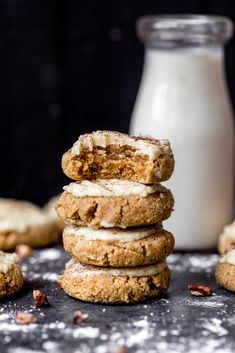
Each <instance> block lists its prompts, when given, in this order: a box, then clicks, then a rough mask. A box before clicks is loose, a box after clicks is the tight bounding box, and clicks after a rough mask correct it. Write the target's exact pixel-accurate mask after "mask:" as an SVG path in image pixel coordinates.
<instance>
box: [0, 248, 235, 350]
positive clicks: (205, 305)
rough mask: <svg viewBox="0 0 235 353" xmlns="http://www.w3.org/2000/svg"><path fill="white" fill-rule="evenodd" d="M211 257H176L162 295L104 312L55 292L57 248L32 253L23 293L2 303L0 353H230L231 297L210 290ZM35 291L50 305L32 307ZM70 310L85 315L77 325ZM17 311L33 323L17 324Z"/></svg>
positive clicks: (60, 256) (59, 263) (61, 257)
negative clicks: (198, 288)
mask: <svg viewBox="0 0 235 353" xmlns="http://www.w3.org/2000/svg"><path fill="white" fill-rule="evenodd" d="M217 258H218V257H217V255H215V254H196V253H194V254H180V253H175V254H173V255H171V256H170V258H169V265H170V268H171V270H172V273H173V279H172V284H171V286H170V289H169V292H168V295H166V296H164V297H161V298H159V299H155V300H153V301H150V302H146V303H139V304H135V305H119V306H117V305H116V306H114V305H105V306H104V305H98V304H89V303H83V302H80V301H76V300H74V299H72V298H69V297H68V296H67V295H65V293H64V292H63V291H62V290H61V289H60V288H59V286H58V285H57V275H58V274H60V273H61V272H62V271H63V268H64V266H65V262H66V261H67V260H68V257H67V255H65V253H64V252H63V250H62V248H60V247H57V248H52V249H45V250H38V251H35V253H34V256H33V257H32V258H30V259H28V260H24V262H23V263H22V267H23V271H24V274H25V277H26V283H25V286H24V289H23V290H22V292H21V293H20V294H19V296H18V297H17V298H14V299H11V300H5V301H3V302H2V303H1V304H0V352H4V353H5V352H6V353H39V352H45V353H52V352H53V353H54V352H57V353H65V352H71V353H80V352H82V353H116V352H118V353H124V352H128V353H129V352H130V353H132V352H136V353H146V352H148V353H156V352H159V353H161V352H167V353H173V352H174V353H177V352H179V353H181V352H182V353H183V352H189V353H198V352H199V351H200V353H212V352H217V353H220V352H221V353H222V352H223V353H230V352H234V351H235V343H234V339H233V333H234V330H235V310H234V309H235V302H234V295H233V294H232V293H228V292H226V291H224V290H222V289H219V288H217V286H216V284H215V281H214V266H215V263H216V261H217ZM189 283H202V284H205V285H208V286H211V287H212V288H213V295H212V296H211V297H200V298H199V297H192V296H191V295H190V293H189V292H188V290H187V285H188V284H189ZM33 289H40V290H42V291H44V292H45V293H46V294H47V296H48V300H49V302H50V306H49V307H45V308H40V309H36V308H35V307H34V303H33V299H32V291H33ZM76 310H80V311H82V312H83V313H87V314H88V315H89V317H88V319H87V320H86V321H84V322H82V323H80V324H79V325H76V324H73V313H74V311H76ZM18 311H29V312H32V313H34V315H35V316H36V317H37V323H34V324H29V325H18V324H17V323H16V322H15V320H14V315H15V313H16V312H18Z"/></svg>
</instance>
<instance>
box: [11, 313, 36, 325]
mask: <svg viewBox="0 0 235 353" xmlns="http://www.w3.org/2000/svg"><path fill="white" fill-rule="evenodd" d="M15 321H16V322H17V324H20V325H28V324H32V323H35V322H36V321H37V319H36V317H35V316H34V315H33V314H32V313H26V312H18V313H17V314H16V315H15Z"/></svg>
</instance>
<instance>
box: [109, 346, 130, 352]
mask: <svg viewBox="0 0 235 353" xmlns="http://www.w3.org/2000/svg"><path fill="white" fill-rule="evenodd" d="M112 353H127V350H126V348H125V347H122V346H116V347H113V348H112Z"/></svg>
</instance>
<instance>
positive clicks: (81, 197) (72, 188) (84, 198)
mask: <svg viewBox="0 0 235 353" xmlns="http://www.w3.org/2000/svg"><path fill="white" fill-rule="evenodd" d="M64 189H65V192H64V193H63V194H62V195H61V196H60V198H59V199H58V201H57V202H56V211H57V213H58V215H59V217H61V218H62V219H63V220H64V221H65V222H67V223H72V224H74V225H77V226H92V227H95V228H102V227H103V228H112V227H119V228H127V227H135V226H141V225H148V224H155V223H158V222H161V221H163V220H165V219H167V218H168V217H169V216H170V215H171V212H172V209H173V206H174V199H173V196H172V194H171V192H170V190H168V189H166V188H165V187H163V186H162V185H160V184H154V185H151V186H149V185H148V186H147V185H144V184H140V183H136V182H133V181H128V180H118V179H110V180H104V179H98V180H96V181H88V180H84V181H82V182H80V183H71V184H69V185H68V186H65V187H64Z"/></svg>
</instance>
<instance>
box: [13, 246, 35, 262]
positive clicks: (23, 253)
mask: <svg viewBox="0 0 235 353" xmlns="http://www.w3.org/2000/svg"><path fill="white" fill-rule="evenodd" d="M16 253H17V255H18V256H19V258H20V259H22V258H24V257H31V256H32V255H33V249H32V248H31V246H29V245H26V244H19V245H17V246H16Z"/></svg>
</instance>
